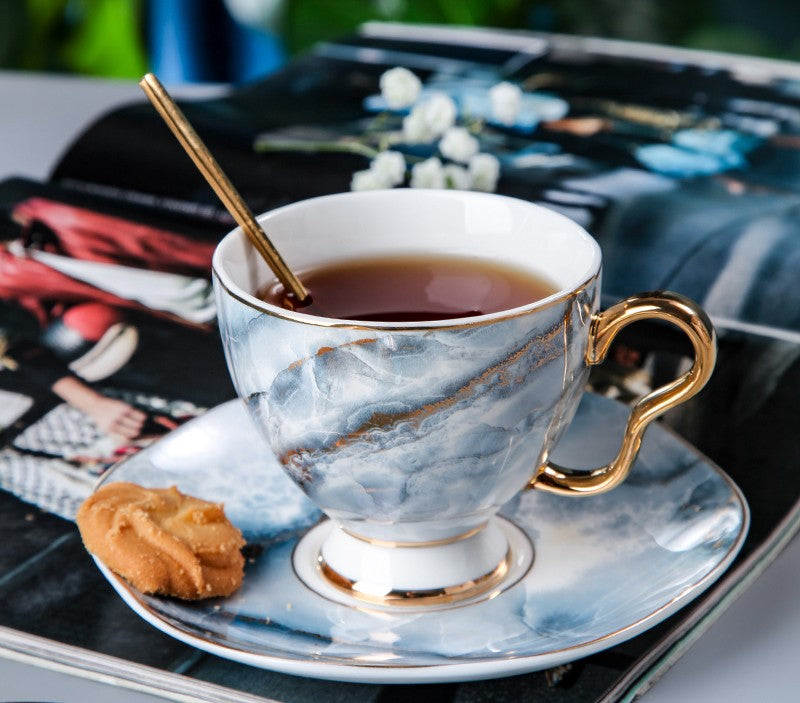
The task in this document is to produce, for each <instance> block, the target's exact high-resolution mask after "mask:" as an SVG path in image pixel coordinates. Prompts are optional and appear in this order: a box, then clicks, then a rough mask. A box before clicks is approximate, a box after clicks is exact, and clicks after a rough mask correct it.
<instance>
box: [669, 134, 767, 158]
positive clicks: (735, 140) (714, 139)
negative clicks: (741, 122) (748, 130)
mask: <svg viewBox="0 0 800 703" xmlns="http://www.w3.org/2000/svg"><path fill="white" fill-rule="evenodd" d="M762 141H763V140H762V139H761V138H760V137H757V136H755V135H754V134H745V133H744V132H737V131H736V130H733V129H682V130H680V131H678V132H675V134H674V135H673V137H672V143H673V144H675V146H679V147H683V148H684V149H691V150H693V151H702V152H705V153H709V154H716V155H717V156H719V157H721V158H722V159H723V160H724V161H726V162H730V163H731V164H734V165H735V166H739V165H741V164H742V162H743V160H744V159H743V157H744V155H745V154H747V153H748V152H749V151H752V150H753V149H754V148H755V147H757V146H758V145H759V144H761V142H762Z"/></svg>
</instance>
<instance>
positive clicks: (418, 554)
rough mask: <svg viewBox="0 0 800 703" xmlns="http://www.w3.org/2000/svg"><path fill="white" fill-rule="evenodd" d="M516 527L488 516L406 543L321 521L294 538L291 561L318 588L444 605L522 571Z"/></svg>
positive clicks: (525, 552)
mask: <svg viewBox="0 0 800 703" xmlns="http://www.w3.org/2000/svg"><path fill="white" fill-rule="evenodd" d="M517 531H518V528H516V527H515V526H514V525H512V524H511V523H509V522H508V521H506V520H503V519H502V518H493V519H491V520H489V522H487V523H486V524H485V526H482V528H481V529H476V530H472V531H470V532H469V533H465V534H464V535H460V536H459V537H458V538H454V539H452V540H437V541H434V542H424V543H414V544H413V545H411V544H409V543H408V542H401V543H394V544H392V543H388V542H387V541H385V540H380V541H378V540H370V539H368V538H364V537H360V536H356V535H354V534H352V533H350V532H348V531H346V530H344V529H342V528H341V527H340V526H338V525H335V524H334V523H332V522H326V523H322V524H321V525H319V526H318V527H317V528H314V530H312V531H311V532H310V533H309V534H308V535H307V536H306V537H304V538H303V540H302V541H301V544H300V545H298V550H297V551H296V553H295V568H296V570H297V573H298V575H299V576H300V577H301V578H302V579H303V580H304V581H306V583H307V584H308V585H310V586H311V587H312V588H315V590H331V589H333V590H334V591H337V592H339V593H340V594H341V595H343V596H345V597H347V598H353V599H355V600H357V601H361V602H366V603H370V604H373V605H379V606H389V607H398V606H399V607H403V606H405V607H408V606H424V607H428V606H435V605H447V604H449V603H456V602H462V601H466V600H469V599H473V598H479V597H482V596H485V595H486V594H487V593H491V592H494V591H497V589H499V588H504V587H507V584H506V583H505V582H507V581H508V579H509V577H510V575H512V574H517V573H520V572H523V573H524V572H525V571H527V569H528V568H529V567H530V564H531V562H532V560H533V549H532V546H531V544H530V542H529V541H528V540H527V539H520V538H519V537H518V535H517V534H516V532H517ZM312 562H313V563H312ZM514 580H516V577H515V579H514Z"/></svg>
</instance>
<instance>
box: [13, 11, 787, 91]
mask: <svg viewBox="0 0 800 703" xmlns="http://www.w3.org/2000/svg"><path fill="white" fill-rule="evenodd" d="M369 20H379V21H396V22H411V23H435V24H449V25H462V26H463V25H467V26H476V25H477V26H487V27H502V28H511V29H528V30H535V31H549V32H565V33H570V34H579V35H588V36H600V37H608V38H620V39H628V40H634V41H646V42H656V43H661V44H669V45H674V46H683V47H689V48H699V49H712V50H720V51H729V52H734V53H746V54H755V55H760V56H768V57H775V58H784V59H792V60H800V34H799V33H798V32H797V31H796V28H797V27H800V3H798V2H796V1H795V0H759V1H758V2H754V1H753V0H0V68H7V69H18V70H34V71H55V72H68V73H77V74H84V75H96V76H106V77H117V78H138V77H140V76H141V75H142V74H143V73H144V72H145V71H147V70H152V71H155V72H156V73H158V75H159V76H160V77H161V79H162V80H165V81H167V82H171V83H175V82H191V83H202V82H228V81H230V82H242V81H247V80H250V79H252V78H255V77H258V76H263V75H265V74H267V73H270V72H271V71H274V70H276V69H277V68H279V67H280V66H281V65H283V64H284V63H285V62H286V61H287V60H289V59H290V58H291V57H292V56H293V55H295V54H297V53H300V52H302V51H304V50H306V49H308V48H309V47H311V46H313V45H314V44H315V43H317V42H320V41H325V40H326V39H332V38H335V37H341V36H343V35H346V34H348V33H351V32H353V31H354V30H355V29H356V28H357V27H358V25H359V24H361V23H363V22H366V21H369Z"/></svg>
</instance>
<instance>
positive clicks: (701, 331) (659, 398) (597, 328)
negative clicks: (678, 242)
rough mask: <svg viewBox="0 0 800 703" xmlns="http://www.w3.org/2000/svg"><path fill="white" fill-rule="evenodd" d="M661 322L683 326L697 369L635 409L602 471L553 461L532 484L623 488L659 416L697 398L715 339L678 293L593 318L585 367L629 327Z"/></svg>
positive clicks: (573, 489)
mask: <svg viewBox="0 0 800 703" xmlns="http://www.w3.org/2000/svg"><path fill="white" fill-rule="evenodd" d="M652 318H656V319H663V320H668V321H670V322H672V323H673V324H675V325H677V326H678V327H680V328H681V329H682V330H683V331H684V332H685V333H686V334H687V335H688V336H689V339H690V340H691V342H692V346H693V347H694V364H693V365H692V368H691V369H689V371H688V372H686V373H685V374H684V375H683V376H681V377H680V378H678V379H676V380H674V381H672V382H671V383H668V384H666V385H664V386H661V387H660V388H656V389H655V390H654V391H651V392H650V393H648V394H647V395H645V396H644V397H642V398H640V399H639V400H638V401H637V402H636V404H635V405H634V406H633V408H632V409H631V414H630V417H629V418H628V425H627V427H626V428H625V435H624V437H623V439H622V446H621V447H620V450H619V453H618V454H617V457H616V458H615V459H614V460H613V461H612V462H611V463H610V464H607V465H606V466H603V467H600V468H598V469H589V470H575V469H567V468H564V467H561V466H558V465H556V464H553V463H551V462H549V461H546V462H545V463H544V464H543V465H542V466H540V467H539V469H538V471H537V472H536V475H535V476H534V477H533V479H531V481H530V483H529V484H528V487H529V488H537V489H539V490H541V491H547V492H549V493H558V494H561V495H588V494H592V493H603V492H605V491H610V490H611V489H612V488H614V487H615V486H617V485H619V484H620V483H621V482H622V481H623V480H624V479H625V477H626V476H627V475H628V472H629V471H630V469H631V466H632V465H633V462H634V460H635V459H636V454H637V453H638V451H639V447H640V445H641V443H642V437H643V436H644V432H645V430H646V429H647V426H648V425H649V424H650V423H651V422H652V421H653V420H655V419H656V418H657V417H658V416H659V415H661V414H662V413H664V412H666V411H667V410H669V409H670V408H672V407H674V406H676V405H679V404H680V403H683V402H684V401H686V400H688V399H689V398H691V397H692V396H693V395H695V394H696V393H698V392H699V391H700V389H701V388H702V387H703V386H704V385H705V383H706V381H708V379H709V377H710V376H711V372H712V371H713V369H714V362H715V360H716V356H717V340H716V334H715V333H714V327H713V326H712V324H711V320H709V319H708V316H707V315H706V314H705V312H703V310H702V309H701V308H700V307H698V306H697V305H696V304H695V303H693V302H692V301H691V300H689V299H688V298H685V297H684V296H682V295H678V294H677V293H669V292H663V291H658V292H655V293H641V294H639V295H634V296H632V297H630V298H627V299H626V300H623V301H621V302H619V303H617V304H616V305H614V306H613V307H610V308H609V309H608V310H605V311H603V312H599V313H595V314H594V315H593V316H592V321H591V326H590V329H589V345H588V348H587V350H586V363H587V364H589V365H590V366H593V365H594V364H599V363H601V362H602V361H603V360H604V359H605V358H606V354H607V353H608V350H609V348H610V346H611V342H612V340H613V339H614V337H616V335H617V333H618V332H619V331H620V330H621V329H622V328H623V327H626V326H627V325H629V324H630V323H631V322H636V321H637V320H646V319H652Z"/></svg>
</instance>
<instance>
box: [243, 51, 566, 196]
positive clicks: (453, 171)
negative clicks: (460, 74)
mask: <svg viewBox="0 0 800 703" xmlns="http://www.w3.org/2000/svg"><path fill="white" fill-rule="evenodd" d="M379 86H380V91H381V92H380V94H379V95H371V96H369V97H368V98H366V100H365V101H364V106H365V108H366V109H367V110H368V111H370V112H374V113H377V115H376V117H375V118H374V119H373V120H372V121H371V122H370V123H368V124H367V125H366V127H365V128H364V130H363V133H362V134H359V135H343V136H338V135H337V136H335V137H333V138H330V132H328V133H327V134H323V133H322V131H321V130H319V129H318V130H311V129H306V131H305V135H304V136H301V137H300V138H297V137H296V136H293V137H292V138H286V137H285V136H283V135H282V136H280V137H277V138H276V136H277V135H269V136H268V135H264V136H263V137H261V138H259V139H258V140H257V141H256V144H255V148H256V149H257V150H258V151H304V152H311V153H315V152H347V153H352V154H359V155H361V156H365V157H367V158H369V159H370V163H369V166H368V168H366V169H363V170H360V171H356V172H355V173H353V175H352V177H351V180H350V189H351V190H354V191H357V190H375V189H383V188H395V187H398V186H404V185H407V186H409V187H411V188H450V189H454V190H480V191H487V192H493V191H495V190H496V189H497V183H498V181H499V179H500V176H501V162H500V160H499V159H498V157H497V156H496V155H495V154H494V153H489V151H495V152H496V151H497V150H498V148H503V145H504V144H505V143H506V142H507V140H508V138H509V135H510V133H512V132H516V133H518V134H526V133H529V132H530V131H532V130H534V129H536V127H537V126H538V125H539V123H540V122H542V121H545V120H556V119H560V118H562V117H564V115H566V114H567V112H568V105H567V103H566V102H565V101H564V100H562V99H561V98H557V97H555V96H552V95H546V94H539V93H535V94H534V93H531V92H526V91H523V90H522V89H521V88H520V87H519V86H518V85H516V84H514V83H510V82H508V81H503V82H501V83H496V84H493V83H490V82H488V81H486V80H476V79H470V78H462V79H459V80H455V79H433V80H432V81H430V82H429V84H428V85H423V84H422V81H420V79H419V78H418V77H417V76H416V75H414V73H412V72H411V71H409V70H408V69H406V68H403V67H399V66H398V67H395V68H392V69H389V70H388V71H385V72H384V73H383V74H382V75H381V77H380V79H379ZM314 132H316V133H315V134H313V133H314ZM312 134H313V136H312ZM316 137H320V138H316ZM487 146H489V148H488V149H486V147H487ZM482 147H483V148H484V149H485V150H484V151H481V149H482Z"/></svg>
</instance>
